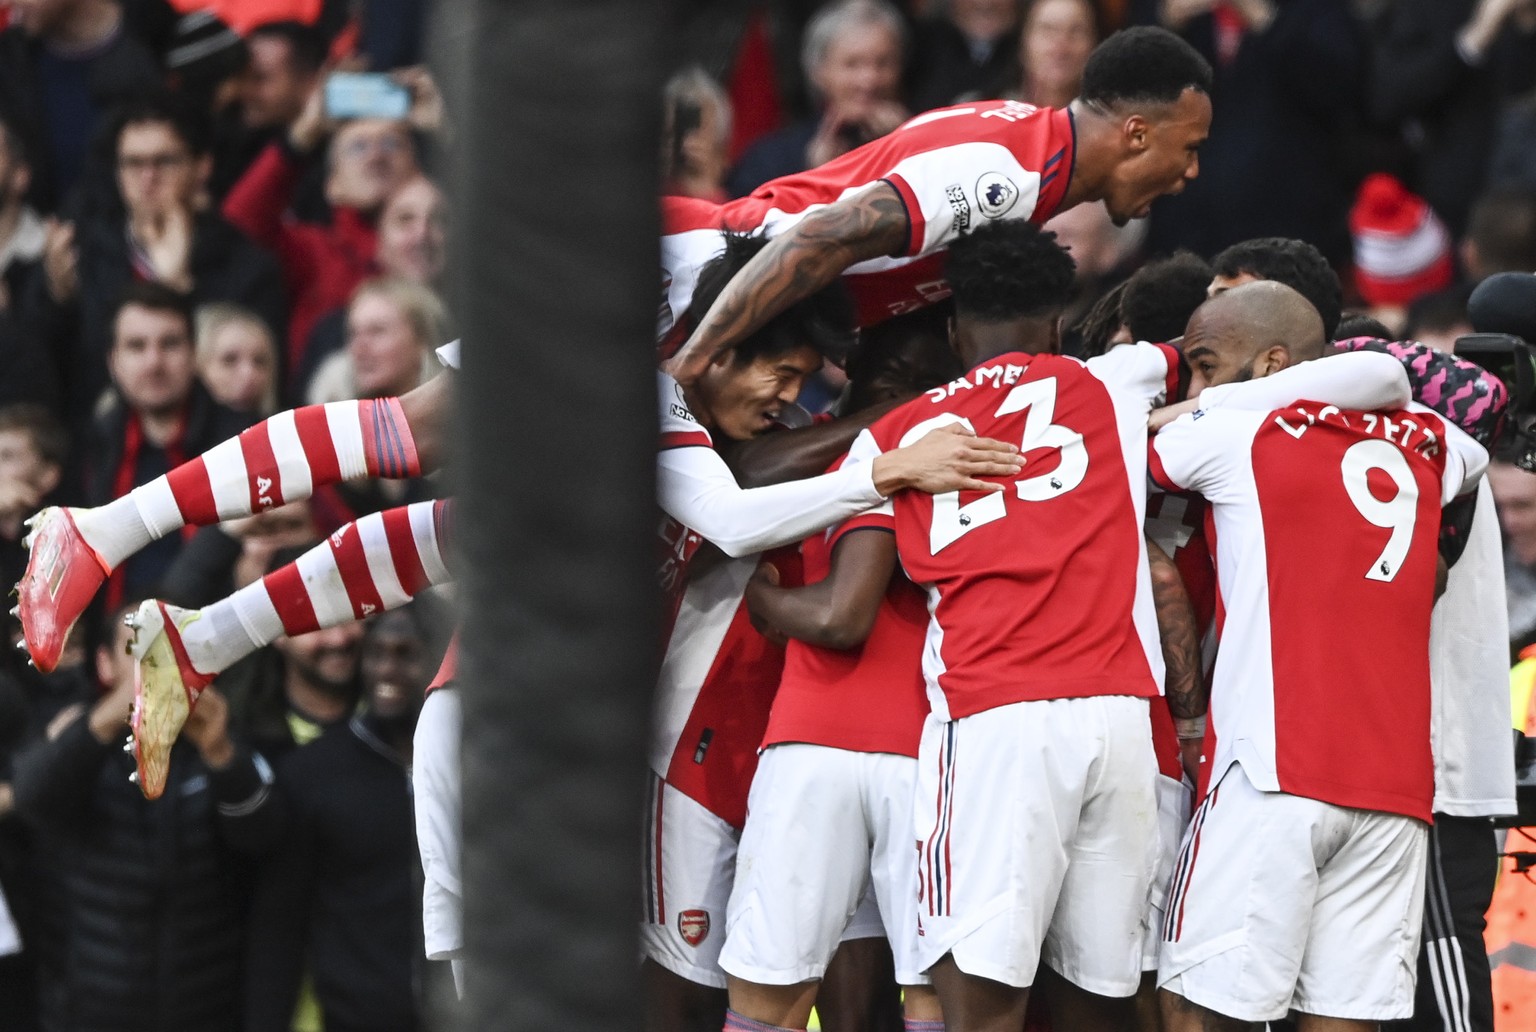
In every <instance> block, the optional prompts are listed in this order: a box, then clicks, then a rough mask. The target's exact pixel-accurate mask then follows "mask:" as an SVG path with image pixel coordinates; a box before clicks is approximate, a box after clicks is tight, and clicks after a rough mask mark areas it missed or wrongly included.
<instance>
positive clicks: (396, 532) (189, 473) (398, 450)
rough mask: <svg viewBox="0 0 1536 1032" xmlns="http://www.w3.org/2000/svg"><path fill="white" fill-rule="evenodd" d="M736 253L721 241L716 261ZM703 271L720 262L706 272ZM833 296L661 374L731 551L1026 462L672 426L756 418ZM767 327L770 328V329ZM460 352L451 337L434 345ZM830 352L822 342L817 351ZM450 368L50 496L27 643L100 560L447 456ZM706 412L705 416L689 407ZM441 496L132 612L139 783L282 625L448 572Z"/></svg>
mask: <svg viewBox="0 0 1536 1032" xmlns="http://www.w3.org/2000/svg"><path fill="white" fill-rule="evenodd" d="M739 260H741V259H740V256H739V254H738V255H736V256H735V257H733V256H732V255H726V256H723V257H721V258H720V259H718V263H719V264H721V265H723V264H725V263H728V262H731V261H739ZM702 279H703V280H704V281H710V280H711V279H712V277H709V276H705V277H702ZM825 315H826V305H825V304H824V303H823V302H822V301H821V300H820V299H812V300H811V301H807V302H804V303H801V304H799V305H797V306H795V307H794V308H793V309H791V310H790V311H787V312H785V313H784V314H783V315H782V316H781V317H780V318H778V319H775V320H773V321H771V322H770V323H768V324H767V325H765V326H764V327H763V329H762V330H761V331H760V332H759V333H755V334H754V335H753V336H752V338H751V339H750V340H749V341H748V342H746V343H745V344H744V345H743V348H742V351H741V353H740V354H727V355H722V356H721V358H720V360H719V361H717V362H715V363H713V364H712V365H711V368H710V369H709V370H708V371H707V372H706V374H705V375H704V376H702V377H701V378H700V379H699V381H698V382H697V383H696V384H695V385H694V386H693V387H692V388H691V389H689V390H688V391H686V392H683V394H684V397H685V398H686V404H675V403H676V402H677V400H678V397H677V393H676V392H678V391H679V390H680V388H679V387H678V385H677V384H675V383H673V382H672V381H671V379H670V378H669V377H667V376H666V375H665V374H658V375H659V380H660V382H659V384H658V387H659V390H660V394H661V398H662V405H663V412H664V413H667V412H670V413H671V417H670V421H671V422H672V423H674V424H675V425H674V426H672V427H670V428H667V430H666V432H664V434H663V437H662V448H663V451H662V454H661V456H660V457H659V459H658V493H659V496H660V500H661V504H662V506H663V509H664V510H665V511H666V512H667V513H668V514H669V515H671V516H672V517H674V518H675V519H676V520H677V521H678V522H680V523H682V524H683V525H684V526H686V527H688V528H690V530H691V531H692V532H693V534H694V535H696V536H697V537H699V538H702V539H704V540H708V541H712V542H714V543H715V544H717V545H718V546H720V548H721V549H722V551H725V552H726V553H727V554H730V555H733V556H739V555H748V554H751V553H753V552H757V551H760V550H762V549H764V548H768V547H773V546H775V545H779V544H787V543H789V542H793V541H799V540H800V539H801V538H803V537H804V536H805V535H806V534H809V533H811V532H813V531H815V530H817V529H819V528H820V527H823V526H826V525H828V524H830V523H833V522H836V521H838V520H841V519H845V518H847V517H848V516H850V515H853V514H854V513H857V512H860V511H863V510H864V509H867V508H869V507H870V506H871V505H875V504H877V503H879V502H880V501H881V500H882V498H884V497H885V496H888V495H889V494H891V493H893V492H894V491H897V490H900V489H902V488H905V487H917V488H920V489H924V490H933V491H947V490H955V489H957V488H965V489H981V490H991V489H992V487H991V485H988V484H985V483H982V482H980V481H977V480H975V479H974V476H975V475H986V474H1008V473H1013V472H1017V471H1018V470H1019V468H1020V462H1019V460H1018V455H1017V449H1016V448H1014V447H1012V446H1010V445H1005V444H1001V443H999V442H996V441H987V440H984V439H980V438H976V437H972V436H966V435H964V434H956V433H945V434H937V435H934V436H933V437H931V438H929V439H928V440H926V441H923V442H921V443H919V444H917V445H915V446H914V447H912V448H908V449H903V450H902V452H901V453H899V454H895V455H892V456H889V457H888V459H889V461H888V462H886V463H885V464H884V465H883V466H877V467H875V468H874V469H873V470H864V471H854V472H839V473H832V474H826V475H823V476H820V477H813V478H810V479H808V480H799V481H792V482H788V483H781V484H775V485H772V486H768V487H760V488H754V489H751V490H745V489H742V488H741V487H740V486H739V485H738V484H737V483H736V480H735V478H734V477H733V476H732V474H731V472H730V470H729V469H728V468H727V467H726V465H725V462H724V461H723V460H722V459H721V458H720V456H719V455H718V454H717V453H716V452H715V451H714V450H713V449H712V448H707V447H706V448H699V447H671V446H670V445H671V444H678V443H692V442H691V441H677V440H673V439H671V438H669V437H668V434H674V435H675V434H683V435H689V434H692V435H694V436H699V437H704V438H705V439H706V440H707V433H706V431H711V430H712V431H714V432H716V433H720V434H721V435H722V436H725V437H730V438H746V437H751V436H754V435H756V434H759V433H761V432H763V431H764V430H765V429H767V428H768V426H769V425H770V424H771V423H772V418H771V417H773V416H774V415H776V414H777V413H778V412H779V410H780V409H781V408H782V407H783V406H784V405H785V404H787V403H788V402H790V401H793V399H794V397H795V395H796V394H797V393H798V391H799V388H800V384H801V382H802V381H803V378H804V375H805V374H806V373H807V372H809V371H810V370H809V369H799V368H796V369H785V368H782V366H783V363H782V362H781V361H780V357H781V356H782V353H783V352H784V351H785V350H788V349H787V347H785V346H784V344H783V342H784V341H786V340H789V339H793V340H805V339H810V338H812V337H818V336H819V337H824V336H825V335H826V332H827V328H826V318H825ZM765 344H766V345H768V346H766V348H765V346H764V345H765ZM441 354H442V356H443V359H444V361H445V363H446V364H448V365H449V366H450V367H452V368H457V365H458V348H457V346H456V344H455V345H450V346H448V347H447V348H444V349H442V352H441ZM818 362H819V359H818ZM450 392H451V380H450V378H449V377H447V376H443V377H439V378H437V379H436V380H434V381H432V382H430V383H428V384H426V385H424V386H423V387H420V388H418V389H417V390H415V391H413V392H411V393H410V394H408V395H406V396H405V397H402V398H382V399H365V400H362V401H347V402H335V403H332V404H329V405H324V406H320V405H316V406H309V407H306V408H301V409H297V410H294V411H290V412H283V413H279V414H278V415H276V416H273V417H272V418H271V419H268V420H266V421H264V422H262V423H258V424H257V425H256V426H254V427H251V428H250V429H248V430H246V431H245V432H243V433H242V434H240V436H238V437H234V438H231V439H230V440H228V441H226V442H224V443H223V444H221V445H219V446H217V447H215V448H213V449H212V450H210V451H209V452H207V453H206V454H204V455H202V456H199V457H198V458H196V459H193V460H192V461H190V462H188V463H185V464H183V465H181V466H179V467H177V468H176V469H174V470H172V471H171V472H170V473H168V474H166V475H165V476H162V477H159V478H157V479H155V480H153V481H151V482H150V483H148V484H145V485H143V486H141V487H138V488H135V489H134V490H133V491H132V492H130V493H129V494H128V495H125V496H124V497H122V498H119V499H117V500H115V501H113V502H110V503H108V504H107V505H104V506H100V507H98V508H94V509H62V508H52V509H46V510H44V511H43V512H42V513H40V514H38V516H36V517H34V519H33V521H32V527H33V529H32V534H31V536H30V539H29V540H30V545H31V548H32V554H31V556H30V557H29V560H28V566H27V572H26V574H25V575H24V577H23V578H22V582H21V584H20V586H19V588H20V591H19V595H20V602H19V605H18V616H19V617H20V618H21V622H22V629H23V632H24V634H25V636H26V642H25V646H26V647H27V648H28V649H29V650H30V652H31V654H32V657H33V660H34V662H35V663H36V664H37V666H38V667H39V668H41V669H43V670H45V671H46V670H52V669H53V668H54V666H55V665H56V664H57V663H58V659H59V655H60V653H61V652H62V650H63V646H64V642H65V639H66V638H67V636H68V634H69V631H70V628H71V627H73V625H74V623H75V620H76V619H77V618H78V617H79V615H80V613H81V612H83V611H84V609H85V607H86V606H87V605H89V603H90V601H91V598H92V597H93V596H94V595H95V593H96V590H97V589H98V588H99V587H100V585H101V583H102V582H103V581H104V580H105V578H106V576H107V575H108V574H109V573H110V572H111V571H112V570H113V569H114V568H116V567H117V566H118V565H119V564H120V563H122V562H123V560H125V559H126V558H127V557H128V556H131V555H133V554H134V553H135V552H136V551H138V550H139V549H140V548H142V547H144V546H145V545H146V544H148V543H149V542H151V541H154V540H157V539H159V538H161V537H164V536H165V535H167V534H170V533H174V532H175V531H176V530H178V529H179V528H181V527H182V526H184V525H187V524H195V525H203V524H208V523H216V522H218V521H220V520H224V519H233V518H236V517H240V516H248V515H251V514H253V513H256V512H260V511H262V510H264V509H266V508H270V507H273V506H277V505H282V504H284V503H285V502H289V501H294V500H297V499H299V498H304V497H308V496H309V494H310V493H311V491H313V490H314V489H315V488H317V487H320V486H322V485H324V484H329V483H335V482H337V481H339V480H345V479H351V478H360V477H410V476H418V475H420V474H421V473H422V472H423V470H430V469H434V468H436V467H437V466H438V465H439V464H440V463H441V462H442V460H443V458H444V456H445V440H446V438H445V434H446V426H447V419H448V408H447V406H448V403H449V401H450V398H451V395H450ZM695 419H697V420H698V422H694V420H695ZM446 515H447V507H446V506H445V504H444V503H419V504H418V505H415V506H410V507H406V508H401V509H393V510H389V511H387V512H385V513H377V514H374V515H371V516H367V517H364V518H363V519H361V520H358V521H357V523H356V524H355V526H354V525H353V524H348V525H346V526H344V527H342V528H341V529H340V530H338V531H336V533H334V534H333V535H331V538H330V540H329V541H328V542H326V543H325V544H322V545H320V546H318V547H316V548H315V549H313V550H311V551H310V552H309V553H306V555H305V556H303V557H301V558H300V559H299V560H298V561H297V562H296V563H294V564H293V565H292V566H290V567H285V568H283V569H281V570H278V571H275V572H274V573H272V574H269V575H268V576H267V577H265V578H263V579H262V580H261V581H258V582H256V583H254V584H251V585H249V586H247V587H246V588H244V589H242V590H241V591H239V592H236V593H235V594H234V595H233V596H231V597H230V598H228V599H226V600H224V601H222V602H219V603H215V604H214V605H213V606H210V607H208V608H206V609H203V610H191V611H187V610H180V609H177V608H176V607H172V606H166V605H164V604H162V603H159V602H154V601H151V602H147V603H145V605H144V606H142V607H141V608H140V610H139V612H138V613H137V614H136V617H135V620H136V626H137V628H138V635H137V637H136V641H135V651H136V653H137V654H138V656H139V658H140V665H139V670H140V674H141V690H140V697H139V698H138V699H137V700H136V701H137V705H136V707H135V720H134V732H135V736H134V742H135V750H136V755H137V757H138V761H139V768H140V770H139V776H140V787H141V788H142V789H143V790H144V791H145V793H146V794H147V795H150V796H151V797H153V796H154V795H156V794H158V791H159V788H160V786H161V785H163V782H164V775H165V769H166V767H165V765H166V763H167V762H168V755H169V751H170V747H171V744H172V743H173V742H174V741H175V738H176V734H177V733H178V731H179V730H180V727H181V723H182V722H183V721H184V720H185V718H186V715H187V713H189V712H190V709H191V706H192V705H193V704H195V702H196V698H197V694H198V692H200V691H201V689H202V688H203V687H204V686H205V685H207V684H208V683H209V682H210V681H211V680H212V679H213V676H214V675H215V674H217V673H218V672H219V671H221V670H223V669H225V668H227V667H228V666H229V665H230V664H231V663H233V662H235V661H236V660H238V659H239V658H240V657H241V656H243V655H245V654H247V653H249V652H251V651H254V650H255V649H257V648H260V647H261V646H263V645H265V644H267V643H269V642H271V641H272V640H274V639H276V638H277V637H279V636H281V635H283V634H299V633H304V632H305V631H309V630H313V629H315V628H316V627H320V626H330V625H333V624H336V623H344V622H346V621H348V620H352V619H359V618H361V617H363V616H365V615H367V614H369V613H371V612H375V611H378V610H381V609H387V608H391V607H393V606H397V605H401V604H403V603H404V602H405V601H406V600H407V599H408V598H409V597H410V596H411V595H412V594H414V593H415V592H417V591H419V590H421V589H422V588H424V587H426V586H427V585H430V584H436V583H440V582H442V581H443V580H445V579H446V578H447V577H448V575H449V574H448V570H447V567H446V564H445V563H444V562H443V556H444V555H445V554H446V552H447V549H446V547H445V545H444V543H443V541H442V534H443V530H444V528H445V526H446V525H447V523H448V520H447V519H446Z"/></svg>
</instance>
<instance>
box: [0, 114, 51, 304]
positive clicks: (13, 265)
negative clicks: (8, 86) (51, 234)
mask: <svg viewBox="0 0 1536 1032" xmlns="http://www.w3.org/2000/svg"><path fill="white" fill-rule="evenodd" d="M31 186H32V165H31V162H30V161H28V160H27V150H26V145H25V144H24V143H22V140H21V136H20V134H18V133H17V132H16V131H15V130H14V129H13V128H12V127H11V125H10V123H9V122H8V121H6V120H5V118H4V117H0V312H7V311H10V310H11V309H12V308H13V307H14V306H15V305H17V304H19V303H20V301H21V298H22V288H23V286H24V284H25V282H26V280H27V278H28V277H29V276H30V275H32V273H33V272H34V271H36V270H37V269H38V268H39V267H40V266H41V264H42V259H43V243H44V240H45V238H46V231H45V229H44V226H43V220H42V218H41V216H39V215H38V213H37V211H36V210H35V209H34V208H33V207H32V206H31V205H29V204H28V203H27V191H28V190H29V189H31Z"/></svg>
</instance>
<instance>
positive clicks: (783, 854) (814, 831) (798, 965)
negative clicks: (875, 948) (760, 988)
mask: <svg viewBox="0 0 1536 1032" xmlns="http://www.w3.org/2000/svg"><path fill="white" fill-rule="evenodd" d="M916 769H917V761H916V760H914V759H912V757H910V756H897V755H894V754H891V753H863V752H850V751H849V750H846V749H834V748H831V747H829V746H824V745H806V744H801V743H787V744H782V745H774V746H770V747H769V748H768V749H767V750H766V751H765V752H764V753H763V755H762V759H761V760H759V762H758V765H757V774H756V776H755V777H753V779H752V793H751V795H750V796H748V797H747V824H746V828H745V829H743V831H742V834H741V851H740V854H739V855H738V857H737V860H736V887H735V889H734V890H733V891H732V893H731V904H730V909H729V911H728V916H727V918H726V940H725V951H724V952H723V953H722V954H721V956H720V966H721V967H723V968H724V969H725V970H726V971H728V972H730V973H731V974H732V975H735V976H736V977H737V978H744V979H746V980H748V981H751V982H756V983H758V984H759V985H795V984H798V983H800V982H808V981H811V980H813V979H818V978H820V977H821V976H822V975H823V974H824V973H825V972H826V969H827V963H828V961H830V960H831V959H832V954H833V953H834V952H835V951H836V950H837V944H838V943H839V942H840V941H842V940H844V939H853V938H867V937H868V935H867V931H866V930H865V929H856V928H855V927H854V924H855V922H856V921H858V919H859V917H860V911H861V910H863V911H864V912H865V916H867V911H868V908H867V907H864V906H862V905H861V901H862V900H863V899H865V898H866V896H867V895H868V892H869V890H870V889H871V888H873V890H874V895H875V900H876V902H877V904H878V911H877V912H876V914H877V916H880V917H883V919H884V934H885V935H886V937H887V938H888V939H889V940H890V942H891V952H892V954H893V955H894V957H895V959H896V980H897V982H899V983H900V984H902V985H926V984H928V979H927V978H926V977H925V976H924V975H923V974H922V973H921V969H920V968H918V967H917V966H916V957H915V949H916V938H917V934H916V933H917V916H916V907H917V851H916V850H915V849H913V843H912V779H913V777H914V775H915V774H916ZM866 928H867V926H866ZM876 934H879V932H877V933H876Z"/></svg>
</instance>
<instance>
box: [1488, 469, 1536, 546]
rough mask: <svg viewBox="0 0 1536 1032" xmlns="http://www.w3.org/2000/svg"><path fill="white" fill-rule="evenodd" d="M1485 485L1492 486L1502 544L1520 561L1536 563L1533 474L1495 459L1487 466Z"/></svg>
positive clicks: (1535, 498) (1535, 488) (1535, 512)
mask: <svg viewBox="0 0 1536 1032" xmlns="http://www.w3.org/2000/svg"><path fill="white" fill-rule="evenodd" d="M1488 486H1489V487H1490V488H1492V489H1493V500H1494V502H1495V503H1496V505H1497V507H1498V510H1499V526H1500V527H1501V528H1502V529H1503V531H1504V542H1505V544H1507V545H1508V546H1509V549H1510V551H1511V552H1513V553H1514V554H1515V558H1517V559H1519V560H1520V561H1521V562H1522V563H1524V564H1525V565H1527V566H1531V565H1536V474H1533V473H1527V472H1526V471H1525V470H1523V469H1520V468H1519V467H1518V466H1513V465H1510V464H1509V463H1507V462H1494V463H1491V464H1490V465H1489V466H1488Z"/></svg>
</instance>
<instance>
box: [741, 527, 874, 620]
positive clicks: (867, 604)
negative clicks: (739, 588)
mask: <svg viewBox="0 0 1536 1032" xmlns="http://www.w3.org/2000/svg"><path fill="white" fill-rule="evenodd" d="M895 569H896V536H895V535H894V534H892V533H891V532H890V531H889V530H887V529H884V528H880V527H862V528H858V529H856V530H851V531H849V532H848V533H846V534H844V535H843V536H842V537H841V538H840V539H839V540H838V542H837V544H836V545H835V546H834V547H833V549H832V569H831V572H829V573H828V574H827V576H826V577H825V578H823V579H822V580H819V581H817V582H816V583H815V584H810V585H807V586H805V587H803V588H781V587H779V586H778V578H777V576H775V575H774V574H773V573H772V572H771V571H772V570H773V567H771V566H768V565H766V564H765V565H763V566H761V567H759V568H758V572H757V573H756V574H754V575H753V577H752V580H751V581H749V582H748V584H747V608H748V610H749V611H750V612H751V614H752V620H753V622H754V623H755V624H757V625H759V627H760V629H763V630H765V631H768V632H777V633H779V634H782V635H783V636H785V637H787V638H795V639H797V640H799V641H803V642H806V643H808V644H811V645H821V646H823V647H825V648H829V649H851V648H855V647H857V646H859V645H862V644H863V643H864V641H865V639H866V638H868V637H869V632H870V630H871V629H872V628H873V627H874V625H875V616H876V614H877V613H878V612H879V611H880V600H881V599H882V598H884V597H885V589H886V587H887V586H888V585H889V584H890V582H891V574H892V572H894V571H895Z"/></svg>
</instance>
